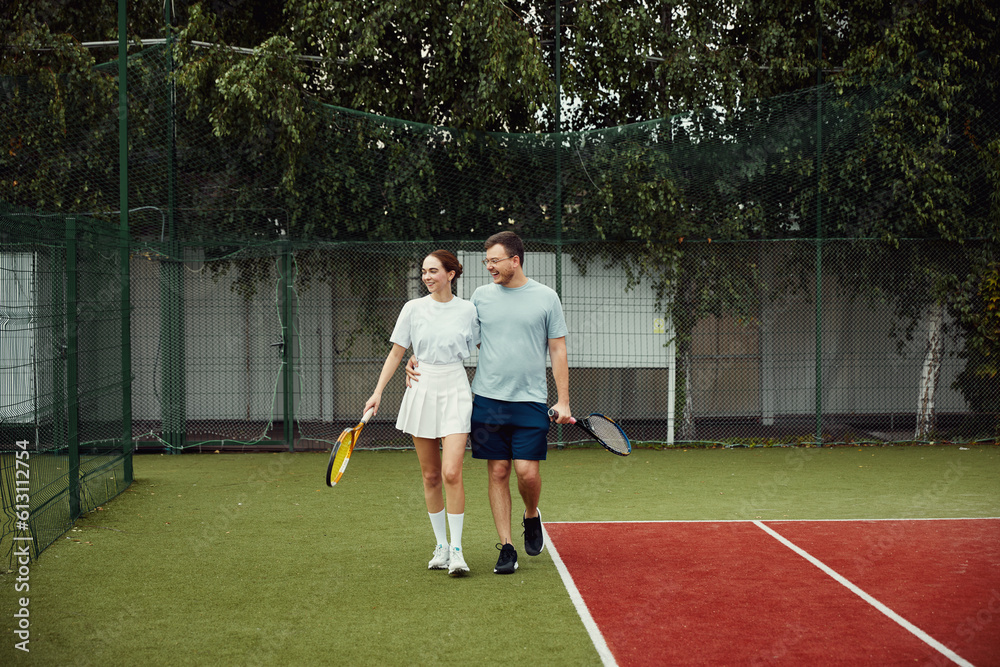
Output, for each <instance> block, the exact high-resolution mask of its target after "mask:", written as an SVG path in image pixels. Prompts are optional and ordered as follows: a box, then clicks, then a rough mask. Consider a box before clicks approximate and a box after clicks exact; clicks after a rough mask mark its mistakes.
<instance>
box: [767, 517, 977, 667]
mask: <svg viewBox="0 0 1000 667" xmlns="http://www.w3.org/2000/svg"><path fill="white" fill-rule="evenodd" d="M754 525H756V526H757V527H758V528H760V529H761V530H763V531H764V532H765V533H767V534H769V535H770V536H771V537H773V538H774V539H776V540H778V541H779V542H781V543H782V544H784V545H785V546H786V547H788V548H789V549H791V550H792V551H794V552H795V553H797V554H798V555H800V556H802V557H803V558H805V559H806V560H807V561H809V562H810V563H812V564H813V565H815V566H816V567H818V568H819V569H821V570H822V571H823V572H825V573H826V574H828V575H829V576H830V577H832V578H833V579H834V580H835V581H837V582H838V583H840V584H841V585H843V586H844V587H846V588H847V589H848V590H849V591H851V592H852V593H854V594H855V595H857V596H858V597H860V598H861V599H862V600H864V601H865V602H867V603H868V604H870V605H871V606H873V607H875V608H876V609H878V610H879V611H880V612H882V613H883V614H885V615H886V616H888V617H889V618H891V619H892V620H894V621H896V623H899V624H900V625H901V626H903V628H905V629H906V630H908V631H909V632H910V633H911V634H913V635H914V636H915V637H916V638H917V639H919V640H920V641H922V642H924V643H925V644H927V645H928V646H930V647H931V648H933V649H934V650H935V651H937V652H938V653H940V654H941V655H943V656H945V657H946V658H948V659H949V660H951V661H952V662H954V663H957V664H959V665H962V666H963V667H974V666H973V664H972V663H971V662H969V661H968V660H966V659H965V658H963V657H962V656H960V655H958V654H957V653H955V652H954V651H952V650H951V649H950V648H948V647H947V646H945V645H944V644H942V643H941V642H939V641H938V640H936V639H934V638H933V637H931V636H930V635H929V634H927V633H926V632H924V631H923V630H921V629H920V628H918V627H917V626H915V625H913V624H912V623H910V622H909V621H907V620H906V619H905V618H903V617H902V616H900V615H899V614H897V613H896V612H894V611H893V610H891V609H889V608H888V607H886V606H885V605H884V604H882V603H881V602H879V601H878V600H876V599H875V598H873V597H872V596H871V595H869V594H868V593H866V592H864V591H863V590H861V589H860V588H858V587H857V586H855V585H854V584H852V583H851V582H850V581H849V580H848V579H847V578H846V577H844V576H842V575H841V574H840V573H838V572H837V571H836V570H834V569H833V568H831V567H829V566H828V565H827V564H826V563H824V562H823V561H821V560H819V559H818V558H816V557H814V556H813V555H812V554H810V553H809V552H808V551H806V550H805V549H802V548H801V547H799V546H798V545H796V544H794V543H792V542H791V541H789V540H787V539H785V538H784V537H783V536H782V535H781V534H779V533H778V532H776V531H774V530H773V529H772V528H770V527H769V526H765V525H764V524H763V522H761V521H754Z"/></svg>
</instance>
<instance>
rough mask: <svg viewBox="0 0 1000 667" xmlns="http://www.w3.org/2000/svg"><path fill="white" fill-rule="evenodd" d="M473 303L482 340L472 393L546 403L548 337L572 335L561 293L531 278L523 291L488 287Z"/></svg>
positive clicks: (480, 292)
mask: <svg viewBox="0 0 1000 667" xmlns="http://www.w3.org/2000/svg"><path fill="white" fill-rule="evenodd" d="M472 303H473V304H475V306H476V311H477V312H478V313H479V324H480V338H481V341H482V344H481V345H480V347H479V364H478V366H477V367H476V376H475V378H474V379H473V381H472V392H473V393H474V394H476V395H477V396H485V397H487V398H494V399H497V400H500V401H534V402H537V403H545V402H546V401H547V400H548V393H549V392H548V385H547V383H546V376H545V355H546V354H548V350H549V339H550V338H563V337H564V336H565V335H566V334H567V331H568V330H567V328H566V320H565V318H564V317H563V310H562V304H561V303H560V302H559V295H558V294H556V292H555V290H553V289H552V288H550V287H546V286H545V285H543V284H541V283H539V282H537V281H535V280H532V279H530V278H529V279H528V282H527V284H525V285H522V286H521V287H514V288H510V287H502V286H500V285H497V284H495V283H491V284H489V285H483V286H482V287H480V288H478V289H477V290H476V291H475V292H474V293H473V295H472Z"/></svg>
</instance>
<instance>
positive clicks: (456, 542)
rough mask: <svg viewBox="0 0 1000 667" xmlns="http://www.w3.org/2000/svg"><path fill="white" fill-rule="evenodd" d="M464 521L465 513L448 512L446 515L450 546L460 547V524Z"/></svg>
mask: <svg viewBox="0 0 1000 667" xmlns="http://www.w3.org/2000/svg"><path fill="white" fill-rule="evenodd" d="M464 523H465V513H464V512H463V513H462V514H449V515H448V527H449V528H450V529H451V546H452V548H454V547H458V548H459V549H461V548H462V525H463V524H464Z"/></svg>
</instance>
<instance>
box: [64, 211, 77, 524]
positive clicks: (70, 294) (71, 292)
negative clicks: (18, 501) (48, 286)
mask: <svg viewBox="0 0 1000 667" xmlns="http://www.w3.org/2000/svg"><path fill="white" fill-rule="evenodd" d="M76 259H77V258H76V220H75V219H73V218H67V219H66V443H67V445H68V447H69V472H68V473H67V475H68V479H67V484H68V491H69V515H70V520H71V521H75V520H76V518H77V517H79V516H80V428H79V427H80V421H79V419H80V403H79V396H78V386H77V385H78V383H79V378H78V376H77V372H78V367H77V361H78V353H79V348H78V346H77V303H76V300H77V275H76V272H77V262H76Z"/></svg>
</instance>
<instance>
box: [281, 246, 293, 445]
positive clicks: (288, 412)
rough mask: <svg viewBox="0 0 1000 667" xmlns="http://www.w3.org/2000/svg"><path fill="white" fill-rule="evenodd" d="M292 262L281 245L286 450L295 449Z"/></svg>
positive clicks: (282, 352)
mask: <svg viewBox="0 0 1000 667" xmlns="http://www.w3.org/2000/svg"><path fill="white" fill-rule="evenodd" d="M293 270H294V262H293V258H292V252H291V249H290V246H288V245H287V244H286V245H285V246H284V247H283V249H282V253H281V295H282V303H281V340H282V342H283V343H284V345H282V346H281V387H282V394H283V398H284V400H283V402H282V423H283V426H284V438H285V444H286V445H288V451H290V452H294V451H295V395H294V374H293V373H292V364H293V363H294V361H295V354H294V350H293V349H292V348H293V347H294V346H293V336H294V333H293V328H292V318H293V317H294V314H295V313H294V304H293V303H292V301H293V294H294V289H293V285H292V281H293V279H294V276H293V275H292V273H293Z"/></svg>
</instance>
